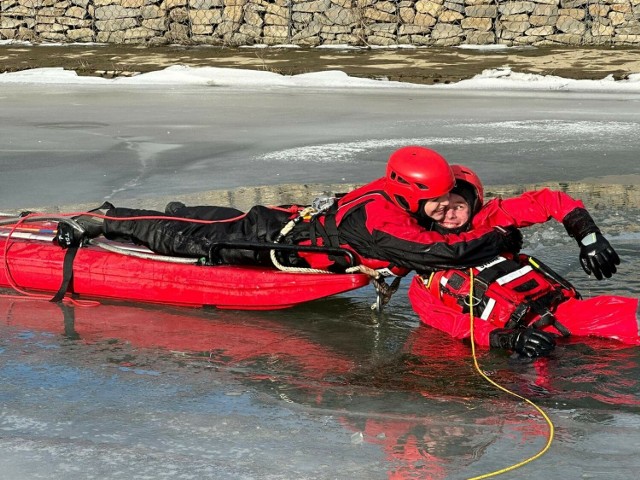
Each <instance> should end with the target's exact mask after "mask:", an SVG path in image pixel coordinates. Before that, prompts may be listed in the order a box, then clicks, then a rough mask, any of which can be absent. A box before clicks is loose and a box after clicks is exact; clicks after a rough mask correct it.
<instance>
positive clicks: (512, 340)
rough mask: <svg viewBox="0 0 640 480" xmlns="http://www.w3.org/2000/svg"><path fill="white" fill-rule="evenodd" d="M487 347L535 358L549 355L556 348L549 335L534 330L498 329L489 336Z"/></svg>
mask: <svg viewBox="0 0 640 480" xmlns="http://www.w3.org/2000/svg"><path fill="white" fill-rule="evenodd" d="M489 345H490V346H491V347H493V348H502V349H504V350H513V351H514V352H516V353H518V354H519V355H522V356H523V357H528V358H535V357H544V356H547V355H549V354H550V353H551V352H552V351H553V349H554V348H556V341H555V339H554V337H553V335H551V334H550V333H547V332H543V331H542V330H536V329H535V328H521V329H517V330H511V329H508V328H499V329H496V330H493V331H492V332H491V333H490V334H489Z"/></svg>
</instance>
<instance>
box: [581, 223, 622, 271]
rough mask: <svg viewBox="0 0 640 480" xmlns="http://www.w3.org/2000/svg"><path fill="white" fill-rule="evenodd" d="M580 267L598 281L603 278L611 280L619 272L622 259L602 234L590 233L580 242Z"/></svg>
mask: <svg viewBox="0 0 640 480" xmlns="http://www.w3.org/2000/svg"><path fill="white" fill-rule="evenodd" d="M578 243H579V244H580V265H582V269H583V270H584V271H585V272H587V275H591V274H592V273H593V274H594V275H595V277H596V278H597V279H598V280H602V277H606V278H611V275H613V274H614V273H616V272H617V271H618V270H617V268H616V265H620V257H619V256H618V254H617V253H616V251H615V250H614V249H613V247H612V246H611V245H610V244H609V242H608V240H607V239H606V238H604V237H603V236H602V234H601V233H600V232H596V233H590V234H589V235H587V236H586V237H584V238H583V239H582V240H580V242H578Z"/></svg>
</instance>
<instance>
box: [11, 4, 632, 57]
mask: <svg viewBox="0 0 640 480" xmlns="http://www.w3.org/2000/svg"><path fill="white" fill-rule="evenodd" d="M0 39H16V40H29V41H34V42H100V43H135V44H147V45H153V44H168V43H177V44H184V45H193V44H210V45H251V44H266V45H276V44H284V43H293V44H297V45H306V46H318V45H329V44H349V45H433V46H451V45H461V44H506V45H605V44H622V45H640V0H522V1H515V0H0Z"/></svg>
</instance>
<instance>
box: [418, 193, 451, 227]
mask: <svg viewBox="0 0 640 480" xmlns="http://www.w3.org/2000/svg"><path fill="white" fill-rule="evenodd" d="M448 205H449V194H448V193H446V194H444V195H442V196H441V197H438V198H432V199H430V200H427V201H426V202H425V204H424V213H425V214H426V215H427V216H429V217H431V218H432V219H433V220H434V221H435V222H441V221H442V220H444V216H445V212H446V209H447V206H448Z"/></svg>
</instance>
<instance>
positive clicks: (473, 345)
mask: <svg viewBox="0 0 640 480" xmlns="http://www.w3.org/2000/svg"><path fill="white" fill-rule="evenodd" d="M469 275H470V277H471V286H470V287H469V304H470V305H472V306H471V307H470V313H469V318H470V320H471V355H472V356H473V365H474V367H475V369H476V370H477V371H478V373H479V374H480V376H481V377H482V378H484V379H485V380H486V381H487V382H489V383H490V384H491V385H493V386H494V387H496V388H498V389H499V390H502V391H503V392H506V393H508V394H509V395H512V396H514V397H517V398H519V399H521V400H524V401H525V402H527V403H528V404H529V405H531V406H532V407H533V408H535V409H536V410H537V411H538V412H539V413H540V415H542V417H543V418H544V419H545V421H546V422H547V424H548V425H549V436H548V438H547V443H546V445H545V446H544V448H543V449H542V450H540V451H539V452H538V453H537V454H535V455H534V456H532V457H529V458H527V459H526V460H523V461H521V462H519V463H516V464H515V465H511V466H510V467H506V468H502V469H500V470H496V471H495V472H490V473H485V474H483V475H480V476H477V477H472V478H469V479H468V480H480V479H482V478H489V477H495V476H496V475H501V474H503V473H506V472H510V471H512V470H515V469H516V468H520V467H522V466H523V465H526V464H527V463H529V462H532V461H534V460H536V459H538V458H540V457H541V456H542V455H544V454H545V453H546V452H547V450H549V447H551V442H553V436H554V427H553V423H552V422H551V419H549V417H548V416H547V414H546V413H545V412H544V411H543V410H542V409H541V408H540V407H538V406H537V405H536V404H535V403H533V402H532V401H531V400H529V399H528V398H525V397H523V396H521V395H518V394H517V393H515V392H512V391H511V390H509V389H507V388H505V387H503V386H502V385H499V384H498V383H496V382H494V381H493V380H491V379H490V378H489V377H488V376H487V375H486V374H485V373H484V372H483V371H482V370H481V369H480V365H479V364H478V359H477V357H476V342H475V339H474V331H473V323H474V315H473V270H471V269H469Z"/></svg>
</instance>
